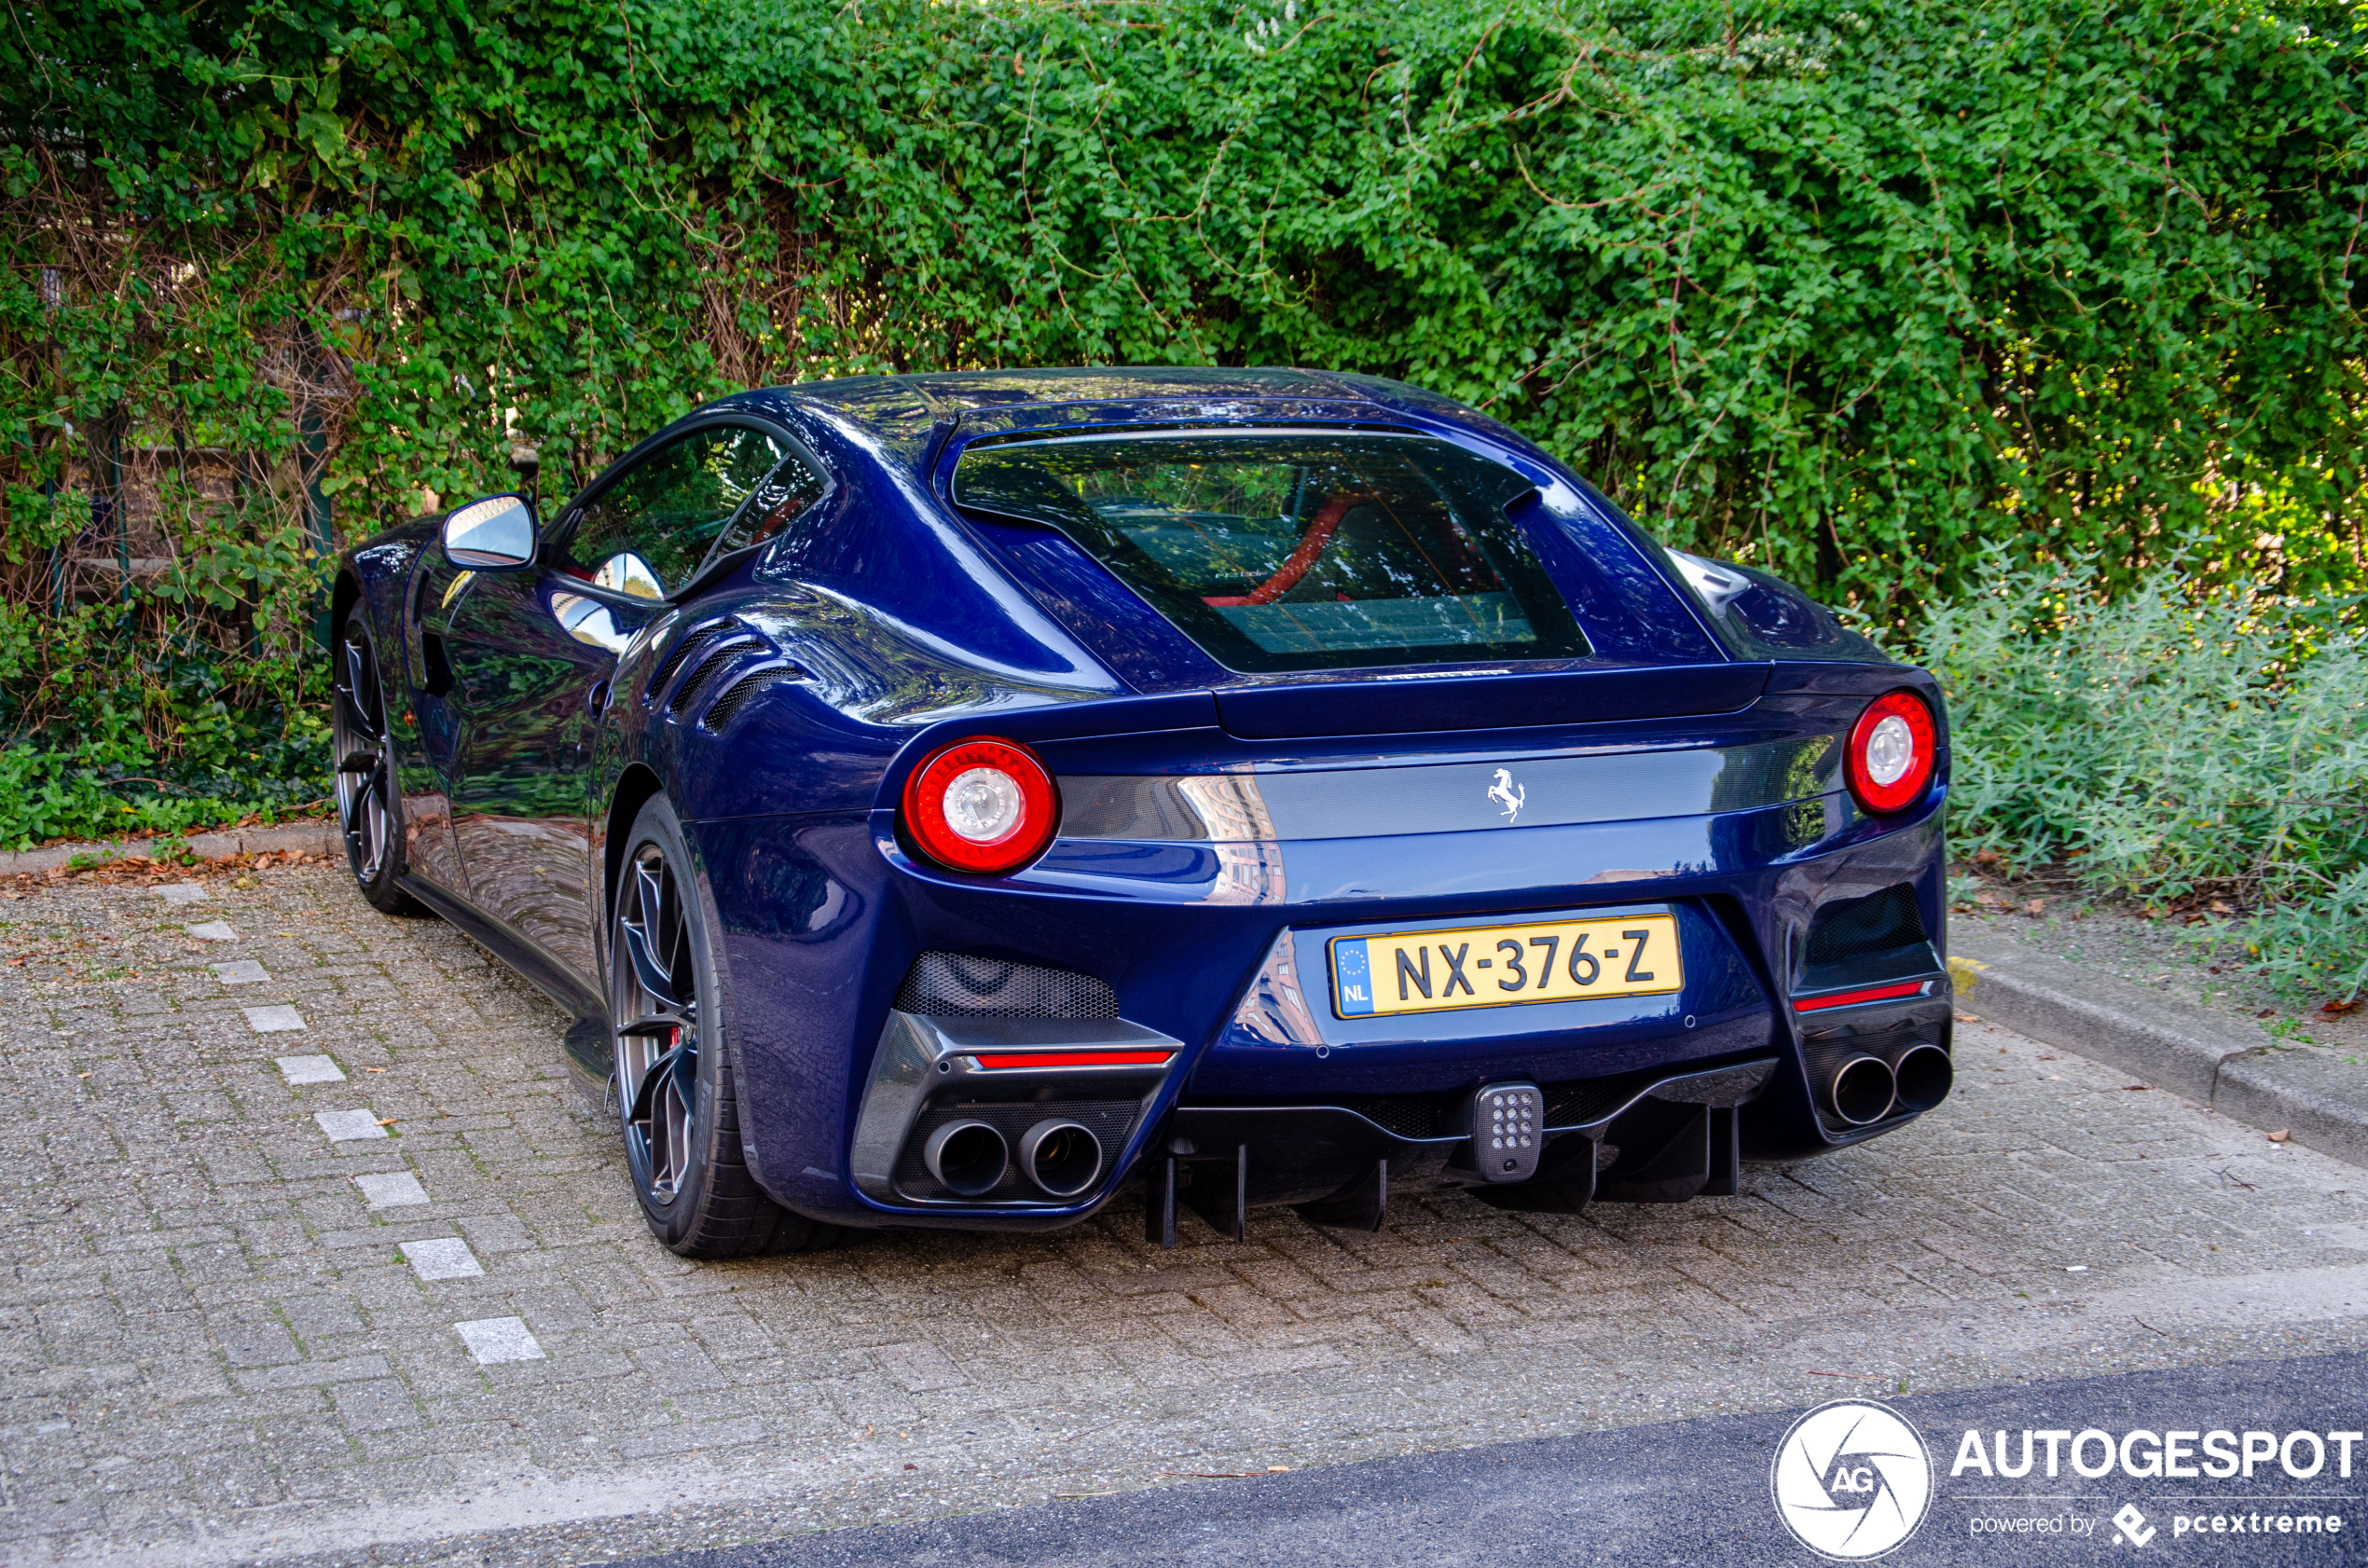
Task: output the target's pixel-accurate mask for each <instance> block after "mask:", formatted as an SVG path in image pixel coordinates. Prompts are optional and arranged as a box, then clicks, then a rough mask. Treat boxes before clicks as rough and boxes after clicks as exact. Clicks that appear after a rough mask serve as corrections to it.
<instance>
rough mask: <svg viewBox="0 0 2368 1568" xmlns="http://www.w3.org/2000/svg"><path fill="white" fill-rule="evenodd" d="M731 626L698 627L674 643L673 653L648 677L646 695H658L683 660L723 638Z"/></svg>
mask: <svg viewBox="0 0 2368 1568" xmlns="http://www.w3.org/2000/svg"><path fill="white" fill-rule="evenodd" d="M731 626H732V623H731V622H729V621H720V622H718V623H716V624H715V625H714V626H700V627H697V628H695V630H693V631H692V632H691V633H690V634H689V635H687V636H685V637H684V638H683V639H682V640H681V641H680V642H678V643H676V644H675V645H674V652H672V653H668V655H667V656H666V657H665V659H663V660H662V661H660V663H659V665H658V667H657V673H656V674H654V675H653V676H651V677H650V685H649V690H648V693H647V695H650V696H655V695H658V693H659V692H660V691H661V690H663V689H664V688H665V686H666V683H667V682H668V681H670V680H672V679H673V678H674V672H675V671H676V670H678V669H680V668H681V667H682V662H683V661H684V660H685V659H688V658H689V657H691V655H693V654H694V653H697V652H698V651H699V650H700V649H702V648H704V647H706V646H707V645H708V644H709V643H710V642H712V641H714V640H716V639H717V638H719V637H721V636H723V634H724V633H725V632H726V631H729V630H730V629H731Z"/></svg>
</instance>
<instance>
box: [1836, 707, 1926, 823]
mask: <svg viewBox="0 0 2368 1568" xmlns="http://www.w3.org/2000/svg"><path fill="white" fill-rule="evenodd" d="M1939 733H1940V727H1939V726H1938V725H1936V724H1934V722H1933V710H1932V709H1931V708H1927V707H1925V706H1924V699H1923V698H1921V697H1920V696H1918V695H1916V694H1915V693H1913V692H1907V691H1900V692H1885V693H1884V694H1883V695H1881V696H1879V697H1877V698H1876V699H1875V700H1874V701H1872V702H1870V703H1868V704H1867V705H1866V711H1865V712H1864V713H1861V714H1860V715H1859V716H1858V722H1857V723H1856V724H1854V725H1852V727H1851V732H1850V760H1849V766H1848V768H1847V770H1846V771H1847V772H1848V774H1849V776H1850V792H1851V794H1852V796H1853V797H1854V798H1855V799H1856V800H1857V802H1858V804H1859V805H1861V806H1863V807H1865V809H1866V810H1868V811H1872V812H1878V813H1881V812H1892V811H1904V810H1906V809H1907V807H1908V806H1911V805H1915V804H1916V803H1917V802H1918V801H1920V800H1921V799H1923V798H1924V790H1925V787H1926V786H1928V785H1929V784H1931V783H1932V781H1933V761H1934V757H1933V751H1934V745H1935V743H1936V742H1937V739H1938V736H1939Z"/></svg>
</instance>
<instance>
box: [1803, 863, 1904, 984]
mask: <svg viewBox="0 0 2368 1568" xmlns="http://www.w3.org/2000/svg"><path fill="white" fill-rule="evenodd" d="M1939 972H1940V955H1939V954H1938V953H1936V952H1934V949H1933V944H1932V939H1931V937H1930V935H1929V934H1928V933H1927V932H1926V931H1925V929H1924V917H1923V915H1921V914H1920V913H1918V911H1917V908H1916V889H1915V888H1913V887H1910V886H1908V885H1907V883H1905V882H1900V883H1894V884H1893V886H1891V887H1886V888H1884V889H1883V890H1882V891H1881V892H1879V893H1869V894H1868V895H1867V896H1866V897H1865V898H1863V899H1839V900H1837V901H1834V902H1832V903H1829V904H1827V905H1825V906H1824V908H1823V909H1820V910H1819V911H1818V912H1817V915H1816V917H1815V919H1813V920H1812V921H1811V922H1810V928H1809V946H1808V951H1807V952H1805V953H1804V954H1802V955H1801V971H1800V978H1799V979H1798V980H1797V981H1796V982H1795V983H1794V986H1793V989H1794V990H1795V991H1796V992H1802V991H1835V990H1840V989H1842V988H1844V987H1847V986H1852V985H1868V984H1874V983H1879V982H1881V981H1886V980H1902V979H1907V978H1909V977H1912V976H1917V975H1930V974H1937V973H1939Z"/></svg>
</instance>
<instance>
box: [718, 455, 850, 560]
mask: <svg viewBox="0 0 2368 1568" xmlns="http://www.w3.org/2000/svg"><path fill="white" fill-rule="evenodd" d="M829 488H831V486H830V481H828V480H827V479H824V478H823V477H822V475H821V474H820V473H819V471H817V470H816V468H815V467H814V465H813V464H812V463H810V462H808V461H805V458H803V457H801V456H799V455H798V454H797V453H796V452H794V451H792V452H790V453H787V454H785V455H784V456H783V457H782V459H781V465H780V466H779V467H778V468H776V469H775V470H774V471H773V473H772V474H771V475H770V476H769V477H767V478H766V479H765V481H764V483H763V484H761V485H759V486H758V487H757V488H756V494H755V495H753V496H751V497H750V499H749V503H748V504H747V505H746V506H743V507H741V508H740V511H739V514H738V516H735V517H734V518H733V519H732V521H731V523H730V524H729V525H728V526H727V527H725V529H724V530H723V534H722V536H721V537H719V538H718V539H717V540H716V542H715V553H716V554H717V555H719V556H726V555H730V554H731V553H732V552H733V551H735V550H745V549H747V548H748V547H749V546H750V545H751V544H762V543H764V542H765V541H766V540H768V539H772V538H775V537H777V536H778V535H779V534H780V533H781V532H782V531H783V530H786V529H787V528H788V527H789V526H790V525H791V524H792V523H794V522H796V521H797V520H798V519H799V518H800V517H802V516H805V512H806V509H807V508H809V507H811V506H812V505H813V504H814V503H815V502H818V501H819V500H821V499H822V496H823V493H824V492H825V491H827V490H828V489H829Z"/></svg>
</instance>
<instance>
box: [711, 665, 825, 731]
mask: <svg viewBox="0 0 2368 1568" xmlns="http://www.w3.org/2000/svg"><path fill="white" fill-rule="evenodd" d="M803 680H805V671H804V670H802V669H800V668H798V667H797V666H795V665H775V666H773V667H771V668H769V669H760V670H756V671H753V672H752V673H750V674H748V675H743V676H741V677H740V678H739V679H738V680H737V681H733V682H732V684H730V685H729V686H726V687H724V688H723V695H722V696H719V697H717V698H716V699H715V701H714V703H713V704H712V705H710V706H709V708H708V710H707V712H706V714H705V715H704V716H702V717H701V718H700V720H699V722H700V723H702V724H705V725H706V726H707V727H708V728H709V729H711V730H716V731H721V730H722V729H723V726H724V725H726V724H728V723H730V722H732V715H734V714H735V713H737V712H738V711H739V710H740V709H741V708H746V707H747V706H748V705H749V699H750V698H751V697H754V696H757V695H760V694H762V693H763V692H764V691H765V689H766V688H768V687H772V686H778V685H779V684H780V683H781V682H782V681H803Z"/></svg>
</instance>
